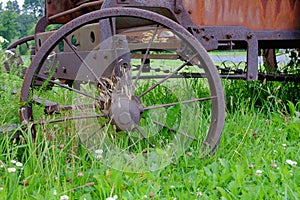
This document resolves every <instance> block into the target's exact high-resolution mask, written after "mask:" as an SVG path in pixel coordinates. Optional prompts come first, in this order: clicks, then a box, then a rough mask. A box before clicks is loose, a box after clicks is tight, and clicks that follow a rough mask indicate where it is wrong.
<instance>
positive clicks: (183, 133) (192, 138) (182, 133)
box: [153, 121, 198, 141]
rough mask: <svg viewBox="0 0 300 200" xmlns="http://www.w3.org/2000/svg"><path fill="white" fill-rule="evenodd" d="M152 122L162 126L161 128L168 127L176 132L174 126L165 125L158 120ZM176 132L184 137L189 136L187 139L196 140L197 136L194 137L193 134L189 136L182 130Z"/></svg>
mask: <svg viewBox="0 0 300 200" xmlns="http://www.w3.org/2000/svg"><path fill="white" fill-rule="evenodd" d="M153 123H154V124H156V125H158V126H161V127H163V128H166V129H169V130H170V131H172V132H177V131H176V130H175V129H174V128H170V127H167V125H165V124H163V123H160V122H158V121H153ZM178 134H180V135H183V136H185V137H187V138H189V139H191V140H196V141H197V140H198V139H197V138H195V137H193V136H190V135H188V134H186V133H185V132H183V131H178Z"/></svg>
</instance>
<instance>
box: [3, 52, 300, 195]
mask: <svg viewBox="0 0 300 200" xmlns="http://www.w3.org/2000/svg"><path fill="white" fill-rule="evenodd" d="M0 58H1V59H2V60H3V59H4V57H3V54H2V52H1V51H0ZM0 67H1V69H0V88H1V89H0V122H1V124H2V126H4V125H6V124H9V123H17V122H18V118H19V117H18V113H17V112H18V107H19V104H18V102H19V97H20V88H21V84H22V80H21V79H20V78H19V77H17V76H14V75H13V74H7V73H4V70H3V65H2V64H1V66H0ZM224 83H225V91H226V94H227V102H228V105H227V107H228V114H227V119H226V123H225V127H224V131H223V137H222V139H221V142H220V146H219V149H218V151H217V153H216V155H214V156H211V157H206V158H201V157H200V156H199V155H201V153H200V149H196V148H194V146H193V145H192V146H190V148H188V149H187V152H186V154H184V155H183V156H182V157H181V158H180V159H178V160H176V161H174V163H173V164H172V165H170V166H167V167H166V168H164V169H160V170H158V171H154V172H148V173H140V174H133V173H124V172H120V171H117V170H114V169H110V168H109V167H107V166H105V165H104V164H103V163H102V162H101V158H95V157H93V156H91V154H90V152H88V151H87V150H86V149H85V148H84V147H83V145H81V144H80V141H79V138H78V136H77V135H76V133H75V132H72V129H68V130H64V132H63V133H62V132H61V130H59V125H57V127H55V126H54V127H53V128H52V129H43V127H42V130H39V131H38V132H37V133H38V135H37V139H36V141H35V142H33V139H32V137H31V132H30V129H28V130H27V131H25V130H24V129H21V127H19V128H17V129H16V130H14V131H12V132H1V133H0V199H60V198H61V197H62V196H64V195H67V196H68V197H70V199H80V200H83V199H87V200H91V199H106V198H107V197H113V196H114V195H117V196H118V199H125V200H126V199H128V200H131V199H150V198H152V199H167V200H168V199H174V198H177V199H299V196H300V167H299V163H300V145H299V140H300V135H299V132H300V126H299V123H300V115H299V113H300V103H299V100H298V101H296V100H295V99H288V97H290V96H296V95H292V93H293V92H297V91H289V89H288V88H285V86H286V85H285V83H261V82H255V83H247V82H244V81H227V80H226V81H224ZM193 86H194V88H195V90H196V91H200V89H201V91H202V92H205V88H200V86H201V85H200V84H199V85H198V84H197V83H196V82H195V83H193ZM160 89H161V90H158V91H157V93H156V94H155V95H159V92H169V91H167V90H164V88H160ZM197 89H198V90H197ZM15 92H16V94H15V95H13V94H12V93H15ZM199 93H201V92H199ZM197 95H199V96H202V94H197ZM151 97H152V95H150V97H149V102H150V101H152V100H153V98H151ZM170 98H174V97H173V96H172V95H170ZM171 112H175V113H176V112H178V111H177V110H176V109H175V110H170V113H171ZM193 117H194V116H193ZM18 132H21V133H22V137H19V138H17V139H14V138H12V136H13V135H15V133H18ZM295 162H297V163H296V164H295ZM293 163H294V164H293Z"/></svg>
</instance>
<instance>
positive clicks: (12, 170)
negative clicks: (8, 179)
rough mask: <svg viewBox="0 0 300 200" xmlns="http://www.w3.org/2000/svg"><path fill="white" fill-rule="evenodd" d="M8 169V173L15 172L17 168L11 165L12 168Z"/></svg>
mask: <svg viewBox="0 0 300 200" xmlns="http://www.w3.org/2000/svg"><path fill="white" fill-rule="evenodd" d="M7 171H8V173H14V172H16V171H17V170H16V168H14V167H11V168H7Z"/></svg>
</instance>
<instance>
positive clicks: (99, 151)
mask: <svg viewBox="0 0 300 200" xmlns="http://www.w3.org/2000/svg"><path fill="white" fill-rule="evenodd" d="M95 153H96V154H102V153H103V150H102V149H97V150H96V151H95Z"/></svg>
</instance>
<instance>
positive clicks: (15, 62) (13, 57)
mask: <svg viewBox="0 0 300 200" xmlns="http://www.w3.org/2000/svg"><path fill="white" fill-rule="evenodd" d="M33 41H34V36H33V35H31V36H27V37H23V38H21V39H19V40H17V41H15V42H14V43H12V44H10V45H9V46H8V47H7V48H6V51H5V52H6V54H7V60H5V61H4V66H5V70H6V72H7V73H15V74H16V75H19V76H24V74H25V71H26V69H27V68H26V64H25V62H26V61H24V56H27V55H28V53H31V52H30V51H31V50H32V49H31V47H32V46H31V45H32V44H31V43H33ZM28 59H30V58H28ZM28 65H29V64H28ZM28 65H27V66H28Z"/></svg>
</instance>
